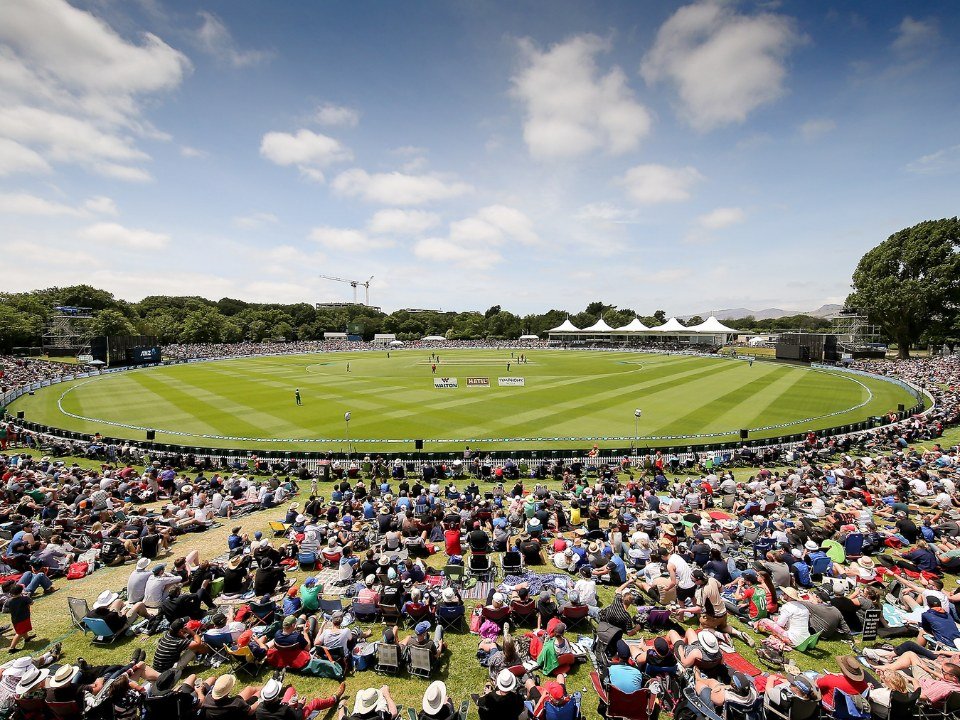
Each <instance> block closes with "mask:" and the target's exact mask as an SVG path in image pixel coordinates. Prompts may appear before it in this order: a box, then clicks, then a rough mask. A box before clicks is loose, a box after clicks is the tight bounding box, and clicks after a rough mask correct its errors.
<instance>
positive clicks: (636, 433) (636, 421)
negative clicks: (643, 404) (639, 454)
mask: <svg viewBox="0 0 960 720" xmlns="http://www.w3.org/2000/svg"><path fill="white" fill-rule="evenodd" d="M641 415H643V411H642V410H641V409H640V408H637V409H636V410H634V411H633V448H632V449H634V450H636V448H637V445H638V444H639V443H640V416H641Z"/></svg>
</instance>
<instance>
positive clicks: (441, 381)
mask: <svg viewBox="0 0 960 720" xmlns="http://www.w3.org/2000/svg"><path fill="white" fill-rule="evenodd" d="M433 386H434V387H435V388H455V387H459V386H458V385H457V379H456V378H449V377H438V378H434V379H433Z"/></svg>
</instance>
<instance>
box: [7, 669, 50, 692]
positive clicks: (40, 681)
mask: <svg viewBox="0 0 960 720" xmlns="http://www.w3.org/2000/svg"><path fill="white" fill-rule="evenodd" d="M49 674H50V671H49V670H47V669H46V668H43V669H37V668H36V667H35V666H34V665H31V666H30V667H28V668H27V669H26V670H25V671H24V672H23V674H22V675H21V676H20V681H19V682H18V683H17V687H16V689H15V690H14V693H15V694H16V695H17V699H18V700H23V699H28V698H29V699H40V698H44V697H46V690H45V688H44V685H45V684H46V680H47V676H48V675H49Z"/></svg>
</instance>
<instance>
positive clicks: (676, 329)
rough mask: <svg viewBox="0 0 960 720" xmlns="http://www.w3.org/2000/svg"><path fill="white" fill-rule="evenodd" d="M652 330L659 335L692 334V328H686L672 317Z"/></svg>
mask: <svg viewBox="0 0 960 720" xmlns="http://www.w3.org/2000/svg"><path fill="white" fill-rule="evenodd" d="M650 330H651V331H652V332H659V333H685V332H690V330H691V328H688V327H684V326H683V325H681V324H680V321H679V320H677V319H676V318H675V317H672V318H670V319H669V320H667V321H666V322H665V323H664V324H663V325H661V326H660V327H655V328H650Z"/></svg>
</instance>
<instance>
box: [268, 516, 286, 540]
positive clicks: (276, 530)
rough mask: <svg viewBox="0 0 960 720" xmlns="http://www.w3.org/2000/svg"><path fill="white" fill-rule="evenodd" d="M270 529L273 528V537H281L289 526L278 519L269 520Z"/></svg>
mask: <svg viewBox="0 0 960 720" xmlns="http://www.w3.org/2000/svg"><path fill="white" fill-rule="evenodd" d="M270 529H271V530H273V536H274V537H275V538H278V537H283V536H284V535H286V534H287V532H289V530H290V526H289V525H287V524H286V523H284V522H280V521H279V520H271V521H270Z"/></svg>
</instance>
